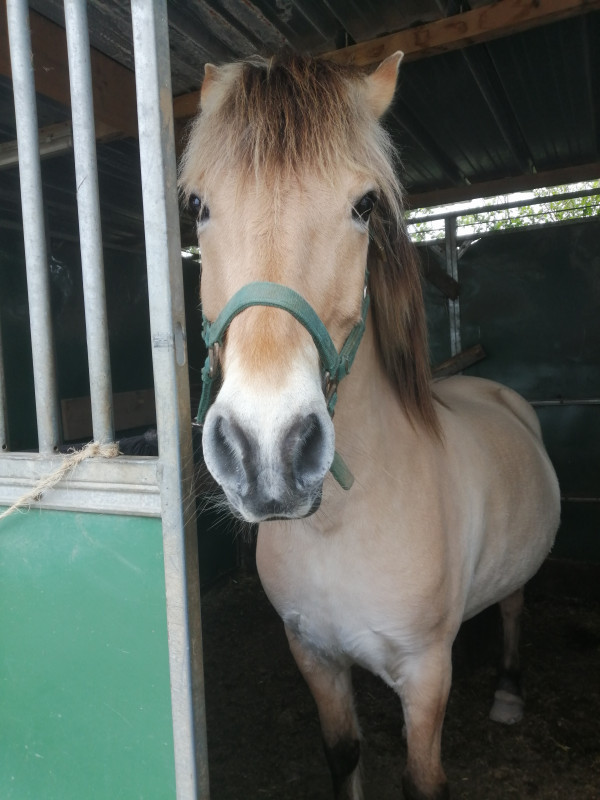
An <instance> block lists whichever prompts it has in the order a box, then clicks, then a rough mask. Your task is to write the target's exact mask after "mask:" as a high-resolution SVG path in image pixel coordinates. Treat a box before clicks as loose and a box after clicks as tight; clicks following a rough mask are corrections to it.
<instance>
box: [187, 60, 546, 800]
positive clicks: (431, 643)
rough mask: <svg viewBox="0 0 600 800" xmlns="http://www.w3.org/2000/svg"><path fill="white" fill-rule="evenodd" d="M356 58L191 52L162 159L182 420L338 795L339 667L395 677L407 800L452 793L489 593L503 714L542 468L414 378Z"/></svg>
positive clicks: (535, 559)
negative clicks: (185, 360)
mask: <svg viewBox="0 0 600 800" xmlns="http://www.w3.org/2000/svg"><path fill="white" fill-rule="evenodd" d="M401 57H402V54H401V53H396V54H394V55H392V56H390V57H388V58H386V59H385V60H384V61H382V63H381V64H380V65H379V66H378V67H377V69H375V70H374V71H370V72H368V71H361V70H359V69H357V68H352V67H347V66H341V65H338V64H335V63H333V61H331V60H326V59H324V58H312V57H308V56H301V55H297V54H293V53H287V54H282V55H278V56H275V57H272V58H270V59H266V58H262V57H258V56H256V57H251V58H249V59H247V60H244V61H240V62H235V63H231V64H225V65H221V66H218V67H217V66H214V65H210V64H208V65H206V67H205V73H204V79H203V83H202V88H201V93H200V110H199V114H198V116H197V118H196V119H195V121H194V122H193V123H192V125H191V127H190V131H189V134H188V141H187V144H186V148H185V151H184V154H183V156H182V159H181V163H180V172H179V184H180V191H181V194H182V198H183V202H184V203H187V206H188V207H189V209H190V211H191V212H192V213H193V215H194V217H195V224H196V229H197V235H198V241H199V247H200V252H201V260H202V264H201V270H202V272H201V290H200V294H201V306H202V313H203V316H204V337H205V341H206V343H207V346H208V348H209V357H208V359H207V363H206V365H205V368H204V372H203V379H204V380H205V384H204V391H203V400H202V401H201V408H200V410H199V421H200V422H203V430H202V446H203V453H204V459H205V462H206V465H207V467H208V469H209V471H210V472H211V474H212V476H213V477H214V479H215V480H216V482H217V483H218V484H219V486H220V487H221V489H222V490H223V492H224V494H225V497H226V500H227V503H228V504H229V506H230V509H231V511H232V513H233V514H234V515H236V516H237V517H239V518H241V519H243V520H246V521H247V522H251V523H258V524H259V527H258V540H257V555H256V558H257V568H258V573H259V577H260V580H261V582H262V585H263V587H264V590H265V592H266V594H267V596H268V598H269V600H270V601H271V603H272V604H273V606H274V607H275V609H276V610H277V612H278V613H279V615H280V617H281V619H282V620H283V623H284V628H285V632H286V634H287V638H288V640H289V646H290V649H291V652H292V655H293V657H294V659H295V661H296V663H297V665H298V667H299V669H300V672H301V673H302V675H303V677H304V679H305V680H306V682H307V684H308V687H309V688H310V691H311V693H312V695H313V697H314V700H315V702H316V705H317V710H318V715H319V720H320V725H321V731H322V737H323V742H324V747H325V755H326V758H327V762H328V764H329V768H330V771H331V775H332V779H333V789H334V794H335V797H336V798H338V800H342V799H343V800H359V798H361V797H362V796H363V795H362V788H361V779H360V750H361V735H360V731H359V724H358V719H357V714H356V710H355V705H354V698H353V690H352V681H351V667H352V665H353V664H358V665H361V666H362V667H364V668H366V669H367V670H370V671H371V672H373V673H375V674H376V675H378V676H380V677H381V678H382V679H383V680H384V681H385V682H386V683H387V684H388V685H389V686H390V687H392V689H393V690H394V691H395V692H396V693H397V695H398V696H399V698H400V701H401V705H402V710H403V717H404V726H405V737H406V748H407V756H406V766H405V769H404V772H403V779H402V786H403V791H404V795H405V797H406V798H407V799H408V800H440V799H441V798H447V797H449V789H448V781H447V778H446V776H445V773H444V769H443V767H442V761H441V732H442V723H443V719H444V715H445V709H446V702H447V698H448V693H449V690H450V684H451V668H452V662H451V652H452V644H453V641H454V639H455V637H456V635H457V632H458V630H459V627H460V626H461V623H462V622H463V620H466V619H468V618H469V617H472V616H474V615H476V614H477V613H478V612H480V611H482V610H483V609H485V608H486V607H488V606H490V605H492V604H494V603H499V604H500V610H501V619H502V622H503V642H504V643H503V652H502V665H501V669H500V674H499V683H498V689H497V691H496V693H495V696H494V701H493V706H492V711H491V714H490V716H491V717H492V719H494V720H497V721H499V722H503V723H508V724H510V723H513V722H516V721H517V720H519V719H520V717H521V715H522V710H523V699H522V694H521V689H520V679H519V653H518V637H519V620H520V615H521V610H522V607H523V586H524V584H525V583H526V582H527V580H528V579H529V578H530V577H531V576H532V575H533V574H534V573H535V572H536V571H537V570H538V568H539V567H540V565H541V564H542V562H543V560H544V559H545V557H546V556H547V554H548V553H549V551H550V549H551V547H552V544H553V541H554V537H555V534H556V530H557V527H558V523H559V506H560V502H559V489H558V483H557V479H556V476H555V473H554V470H553V468H552V466H551V463H550V460H549V458H548V456H547V454H546V451H545V449H544V446H543V443H542V437H541V432H540V426H539V423H538V420H537V417H536V415H535V413H534V411H533V409H532V408H531V407H530V406H529V404H528V403H526V401H525V400H524V399H522V398H521V397H520V396H519V395H517V394H516V393H515V392H514V391H512V390H511V389H509V388H507V387H504V386H501V385H499V384H497V383H495V382H492V381H488V380H484V379H479V378H475V377H469V376H454V377H451V378H447V379H444V380H441V381H438V382H435V383H433V382H432V380H431V373H430V368H429V357H428V344H427V335H426V323H425V316H424V314H425V312H424V304H423V297H422V290H421V281H420V275H419V265H418V261H417V257H416V255H415V251H414V249H413V246H412V245H411V243H410V240H409V237H408V235H407V230H406V223H405V221H404V219H403V189H402V186H401V183H400V180H399V178H398V174H399V169H398V164H399V160H398V156H397V153H396V149H395V147H394V144H393V141H392V139H391V136H390V134H389V133H388V132H387V131H386V129H385V127H384V124H383V122H382V117H383V116H384V115H385V112H386V111H387V110H388V108H389V106H390V105H391V103H392V101H393V97H394V93H395V89H396V82H397V74H398V68H399V64H400V60H401Z"/></svg>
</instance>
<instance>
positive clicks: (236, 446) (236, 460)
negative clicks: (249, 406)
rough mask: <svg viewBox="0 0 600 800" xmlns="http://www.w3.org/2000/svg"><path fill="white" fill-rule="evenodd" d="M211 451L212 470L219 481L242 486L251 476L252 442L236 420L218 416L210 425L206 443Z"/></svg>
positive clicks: (206, 446)
mask: <svg viewBox="0 0 600 800" xmlns="http://www.w3.org/2000/svg"><path fill="white" fill-rule="evenodd" d="M207 448H208V449H209V450H210V453H211V456H212V457H211V458H210V461H211V465H212V469H211V472H212V473H213V477H214V478H215V479H216V480H217V481H218V482H219V483H223V482H226V483H231V482H235V483H236V484H237V485H238V486H239V487H240V488H241V486H242V484H246V483H247V482H248V480H249V478H250V475H249V474H248V470H249V468H250V465H251V463H252V459H251V444H250V441H249V439H248V437H247V436H246V434H245V433H244V431H243V430H242V428H241V427H240V426H239V425H238V424H237V423H236V422H234V421H232V420H230V419H228V418H227V417H225V416H222V415H219V416H217V417H216V418H215V419H214V421H213V424H212V425H211V426H210V431H209V436H208V441H207V442H206V443H205V456H206V455H207Z"/></svg>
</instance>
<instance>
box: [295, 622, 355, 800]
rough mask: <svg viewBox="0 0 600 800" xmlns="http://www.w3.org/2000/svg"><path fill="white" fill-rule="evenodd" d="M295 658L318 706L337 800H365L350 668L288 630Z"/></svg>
mask: <svg viewBox="0 0 600 800" xmlns="http://www.w3.org/2000/svg"><path fill="white" fill-rule="evenodd" d="M286 633H287V636H288V640H289V643H290V649H291V651H292V655H293V656H294V659H295V660H296V664H297V665H298V668H299V670H300V672H301V673H302V675H303V676H304V679H305V681H306V683H307V684H308V687H309V689H310V691H311V693H312V696H313V697H314V699H315V702H316V704H317V709H318V712H319V720H320V722H321V732H322V734H323V744H324V747H325V755H326V758H327V763H328V764H329V769H330V771H331V777H332V779H333V789H334V796H335V798H336V800H362V797H363V794H362V789H361V783H360V773H359V760H360V738H359V737H360V734H359V730H358V721H357V718H356V712H355V710H354V697H353V692H352V678H351V675H350V667H349V666H348V665H346V664H344V665H342V664H339V663H336V662H332V661H325V660H323V659H321V658H318V657H316V656H315V655H314V653H313V652H311V651H310V650H308V649H307V648H305V647H304V646H303V645H302V644H301V642H300V641H299V640H298V639H297V638H296V636H294V634H293V633H292V632H291V631H289V630H288V629H287V628H286Z"/></svg>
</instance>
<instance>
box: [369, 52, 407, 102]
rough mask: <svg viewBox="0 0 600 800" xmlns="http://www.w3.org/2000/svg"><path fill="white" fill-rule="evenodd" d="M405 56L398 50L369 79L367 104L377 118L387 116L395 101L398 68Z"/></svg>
mask: <svg viewBox="0 0 600 800" xmlns="http://www.w3.org/2000/svg"><path fill="white" fill-rule="evenodd" d="M403 56H404V53H403V52H402V51H401V50H397V51H396V52H395V53H393V54H392V55H391V56H388V57H387V58H386V59H385V60H384V61H382V62H381V64H380V65H379V66H378V67H377V69H376V70H375V72H373V73H371V75H369V76H368V78H367V102H368V104H369V106H370V108H371V111H372V112H373V113H374V114H375V116H376V117H381V116H382V114H385V112H386V111H387V110H388V108H389V107H390V104H391V102H392V100H393V99H394V92H395V91H396V79H397V77H398V68H399V66H400V62H401V61H402V58H403Z"/></svg>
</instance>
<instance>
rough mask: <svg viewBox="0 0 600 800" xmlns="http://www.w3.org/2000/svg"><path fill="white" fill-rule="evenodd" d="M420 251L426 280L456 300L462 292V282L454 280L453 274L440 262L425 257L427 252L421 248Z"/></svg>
mask: <svg viewBox="0 0 600 800" xmlns="http://www.w3.org/2000/svg"><path fill="white" fill-rule="evenodd" d="M418 252H419V256H420V258H421V269H422V272H423V277H424V278H425V280H426V281H428V282H429V283H430V284H431V285H432V286H435V288H436V289H437V290H438V291H440V292H441V293H442V294H443V295H444V296H445V297H447V298H448V299H450V300H456V298H457V297H458V296H459V294H460V284H459V283H458V281H456V280H454V278H453V277H452V276H451V275H448V273H447V272H446V271H445V270H443V269H442V268H441V267H440V266H439V265H438V264H435V263H434V262H433V261H430V260H429V258H425V255H426V253H424V252H423V251H422V250H421V249H420V248H419V251H418Z"/></svg>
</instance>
